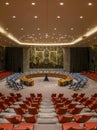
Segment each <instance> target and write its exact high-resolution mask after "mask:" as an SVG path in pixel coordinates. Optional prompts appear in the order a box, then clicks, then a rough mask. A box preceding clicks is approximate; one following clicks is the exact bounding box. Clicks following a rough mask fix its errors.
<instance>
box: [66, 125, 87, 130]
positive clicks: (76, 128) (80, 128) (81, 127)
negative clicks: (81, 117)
mask: <svg viewBox="0 0 97 130" xmlns="http://www.w3.org/2000/svg"><path fill="white" fill-rule="evenodd" d="M66 130H87V129H86V127H83V126H77V127H70V128H68V129H66Z"/></svg>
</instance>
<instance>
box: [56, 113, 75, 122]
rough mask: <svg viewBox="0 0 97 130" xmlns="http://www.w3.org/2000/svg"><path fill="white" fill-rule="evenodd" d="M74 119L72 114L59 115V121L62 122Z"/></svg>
mask: <svg viewBox="0 0 97 130" xmlns="http://www.w3.org/2000/svg"><path fill="white" fill-rule="evenodd" d="M72 119H73V116H72V115H60V116H58V121H59V122H60V123H65V122H71V120H72Z"/></svg>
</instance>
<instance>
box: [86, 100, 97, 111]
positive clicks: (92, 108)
mask: <svg viewBox="0 0 97 130" xmlns="http://www.w3.org/2000/svg"><path fill="white" fill-rule="evenodd" d="M88 108H89V109H91V110H95V109H96V108H97V101H94V102H93V103H91V104H89V105H88Z"/></svg>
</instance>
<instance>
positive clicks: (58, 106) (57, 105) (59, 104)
mask: <svg viewBox="0 0 97 130" xmlns="http://www.w3.org/2000/svg"><path fill="white" fill-rule="evenodd" d="M54 107H55V109H57V108H60V107H64V103H57V104H56V105H54Z"/></svg>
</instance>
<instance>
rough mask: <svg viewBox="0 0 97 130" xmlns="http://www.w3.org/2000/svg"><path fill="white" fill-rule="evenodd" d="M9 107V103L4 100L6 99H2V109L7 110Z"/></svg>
mask: <svg viewBox="0 0 97 130" xmlns="http://www.w3.org/2000/svg"><path fill="white" fill-rule="evenodd" d="M7 108H8V104H6V103H5V102H4V100H1V101H0V109H2V110H5V109H7Z"/></svg>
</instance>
